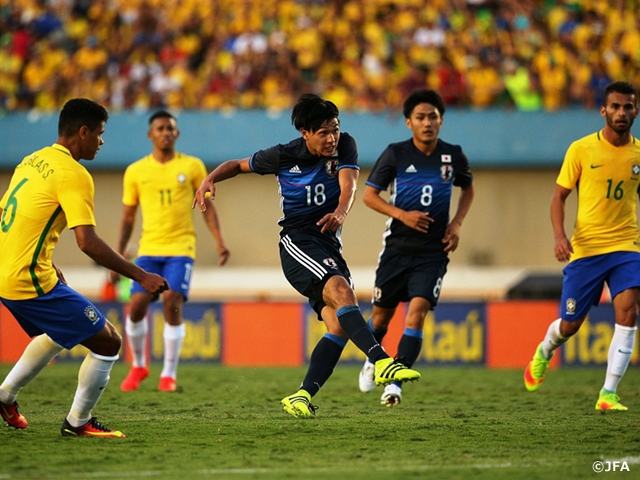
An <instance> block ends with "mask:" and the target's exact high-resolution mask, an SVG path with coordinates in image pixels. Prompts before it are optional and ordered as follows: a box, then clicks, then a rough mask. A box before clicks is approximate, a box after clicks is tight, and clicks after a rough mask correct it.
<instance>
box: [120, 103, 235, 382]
mask: <svg viewBox="0 0 640 480" xmlns="http://www.w3.org/2000/svg"><path fill="white" fill-rule="evenodd" d="M147 135H148V137H149V139H150V140H151V142H152V143H153V152H152V153H151V154H150V155H147V156H146V157H144V158H142V159H140V160H138V161H137V162H134V163H132V164H131V165H129V167H127V169H126V171H125V174H124V190H123V195H122V203H123V204H124V211H123V214H122V223H121V228H120V241H119V244H118V251H119V252H120V253H122V254H124V252H125V250H126V248H127V243H128V242H129V239H130V238H131V232H132V230H133V225H134V222H135V218H136V211H137V209H138V205H140V210H141V212H142V237H141V239H140V245H139V249H138V258H137V260H136V263H137V264H138V265H139V266H140V267H142V268H144V269H146V270H149V271H150V272H155V273H157V274H160V275H163V276H164V277H166V278H167V280H168V281H169V290H168V291H166V292H165V293H164V295H163V307H164V317H165V322H166V323H165V325H164V332H163V337H164V366H163V369H162V373H161V374H160V383H159V385H158V389H159V390H161V391H167V392H173V391H176V377H177V370H178V361H179V359H180V350H181V348H182V342H183V339H184V337H185V326H184V324H183V323H182V307H183V304H184V302H185V301H186V300H187V299H188V297H189V285H190V282H191V273H192V270H193V261H194V258H195V254H196V236H195V231H194V225H193V212H192V209H191V201H192V199H193V195H194V193H195V191H196V190H197V189H198V187H200V184H201V183H202V181H203V180H204V178H205V177H206V176H207V171H206V168H205V166H204V163H202V161H201V160H200V159H198V158H195V157H190V156H188V155H184V154H183V153H179V152H176V150H175V143H176V140H177V139H178V136H179V135H180V132H179V131H178V125H177V122H176V119H175V117H174V116H173V115H171V114H170V113H168V112H166V111H159V112H156V113H154V114H153V115H152V116H151V117H150V118H149V131H148V134H147ZM207 203H208V206H209V208H207V210H206V211H205V212H204V219H205V222H206V224H207V227H208V228H209V230H210V231H211V233H212V234H213V237H214V239H215V240H216V243H217V246H218V247H217V251H218V255H220V261H219V265H223V264H224V263H225V262H226V261H227V258H228V257H229V251H228V250H227V248H226V247H225V244H224V240H223V238H222V234H221V232H220V226H219V224H218V217H217V214H216V210H215V208H213V203H212V202H211V201H210V200H208V199H207ZM112 279H113V280H115V279H116V278H115V276H112ZM152 301H153V298H152V296H151V295H149V293H148V292H146V291H145V290H144V289H143V288H142V287H141V286H140V285H139V284H138V283H136V282H134V283H133V285H132V288H131V304H130V309H129V315H128V316H127V319H126V321H125V329H126V332H127V342H128V345H129V347H130V349H131V352H132V354H133V366H132V368H131V370H130V371H129V374H128V375H127V377H126V378H125V379H124V381H123V382H122V384H121V385H120V388H121V390H123V391H128V390H137V389H138V387H139V385H140V382H141V381H142V380H144V379H145V378H147V376H148V375H149V368H148V366H147V358H146V349H145V346H146V341H147V334H148V328H149V327H148V324H147V321H146V320H145V318H146V315H147V311H148V309H149V305H150V303H151V302H152Z"/></svg>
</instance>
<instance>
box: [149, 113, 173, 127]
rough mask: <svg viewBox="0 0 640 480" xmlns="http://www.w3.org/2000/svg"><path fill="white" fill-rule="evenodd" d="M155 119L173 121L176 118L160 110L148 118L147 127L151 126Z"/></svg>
mask: <svg viewBox="0 0 640 480" xmlns="http://www.w3.org/2000/svg"><path fill="white" fill-rule="evenodd" d="M156 118H173V119H174V120H175V119H176V117H174V116H173V115H171V114H170V113H169V112H167V111H166V110H160V111H158V112H156V113H154V114H153V115H151V116H150V117H149V125H151V124H152V123H153V121H154V120H155V119H156Z"/></svg>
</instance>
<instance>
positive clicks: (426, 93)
mask: <svg viewBox="0 0 640 480" xmlns="http://www.w3.org/2000/svg"><path fill="white" fill-rule="evenodd" d="M421 103H428V104H429V105H433V106H434V107H436V108H437V109H438V111H439V112H440V116H441V117H443V116H444V111H445V106H444V101H443V100H442V97H441V96H440V95H438V93H437V92H436V91H435V90H426V89H425V90H416V91H415V92H413V93H412V94H411V95H409V96H408V97H407V99H406V100H405V101H404V105H403V106H402V112H403V113H404V117H405V118H409V117H411V113H412V112H413V109H414V108H416V105H420V104H421Z"/></svg>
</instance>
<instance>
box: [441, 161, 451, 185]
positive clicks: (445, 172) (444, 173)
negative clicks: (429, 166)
mask: <svg viewBox="0 0 640 480" xmlns="http://www.w3.org/2000/svg"><path fill="white" fill-rule="evenodd" d="M452 175H453V167H452V166H451V165H442V166H441V167H440V176H441V177H442V179H443V180H447V181H448V180H451V176H452Z"/></svg>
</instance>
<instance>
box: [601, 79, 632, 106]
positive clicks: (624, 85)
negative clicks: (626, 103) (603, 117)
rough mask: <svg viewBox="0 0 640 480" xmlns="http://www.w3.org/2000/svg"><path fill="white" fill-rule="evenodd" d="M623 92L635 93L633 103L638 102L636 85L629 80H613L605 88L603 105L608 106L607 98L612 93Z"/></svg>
mask: <svg viewBox="0 0 640 480" xmlns="http://www.w3.org/2000/svg"><path fill="white" fill-rule="evenodd" d="M613 92H616V93H622V94H623V95H633V104H634V105H637V104H638V92H637V91H636V89H635V87H634V86H633V85H631V84H630V83H629V82H612V83H610V84H609V85H607V86H606V88H605V89H604V96H603V97H602V106H603V107H606V106H607V99H608V98H609V94H610V93H613Z"/></svg>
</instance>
